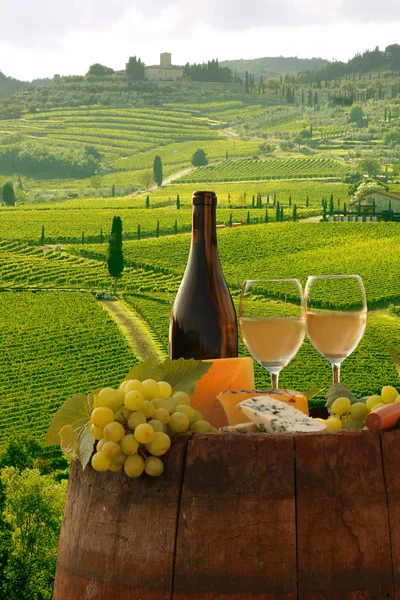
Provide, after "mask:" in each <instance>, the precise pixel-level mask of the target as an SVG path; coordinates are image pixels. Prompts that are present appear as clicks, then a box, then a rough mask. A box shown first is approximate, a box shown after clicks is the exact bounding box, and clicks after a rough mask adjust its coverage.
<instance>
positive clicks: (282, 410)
mask: <svg viewBox="0 0 400 600" xmlns="http://www.w3.org/2000/svg"><path fill="white" fill-rule="evenodd" d="M237 408H239V410H241V411H242V412H243V414H245V415H246V417H249V419H251V420H252V421H253V423H254V424H255V425H257V427H258V428H259V430H260V431H264V432H266V433H310V432H318V431H325V430H326V425H324V424H323V423H320V422H318V421H316V420H314V419H312V418H311V417H308V416H307V415H305V414H304V413H302V412H301V411H299V410H297V409H296V408H293V407H292V406H289V405H287V404H285V403H284V402H281V401H279V400H275V398H272V397H271V396H257V397H256V398H250V399H249V400H245V401H244V402H240V404H238V406H237Z"/></svg>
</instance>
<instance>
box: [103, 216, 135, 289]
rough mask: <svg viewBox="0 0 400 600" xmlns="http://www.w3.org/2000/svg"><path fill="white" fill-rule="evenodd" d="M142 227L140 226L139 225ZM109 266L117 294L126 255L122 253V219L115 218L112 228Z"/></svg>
mask: <svg viewBox="0 0 400 600" xmlns="http://www.w3.org/2000/svg"><path fill="white" fill-rule="evenodd" d="M139 227H140V225H139ZM107 266H108V272H109V274H110V277H113V278H114V294H116V293H117V282H118V279H119V278H120V277H121V275H122V272H123V270H124V255H123V252H122V221H121V217H114V218H113V221H112V226H111V235H110V239H109V242H108V250H107Z"/></svg>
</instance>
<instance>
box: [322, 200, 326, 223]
mask: <svg viewBox="0 0 400 600" xmlns="http://www.w3.org/2000/svg"><path fill="white" fill-rule="evenodd" d="M322 220H323V221H326V204H325V203H324V207H323V210H322Z"/></svg>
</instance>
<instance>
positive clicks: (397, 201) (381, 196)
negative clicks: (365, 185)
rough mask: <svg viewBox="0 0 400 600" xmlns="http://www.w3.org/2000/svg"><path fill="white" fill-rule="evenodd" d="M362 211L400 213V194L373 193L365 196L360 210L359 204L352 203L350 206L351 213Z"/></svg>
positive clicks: (369, 212)
mask: <svg viewBox="0 0 400 600" xmlns="http://www.w3.org/2000/svg"><path fill="white" fill-rule="evenodd" d="M358 210H361V212H362V213H368V214H372V213H382V212H385V211H390V210H391V211H393V212H395V213H400V194H396V193H395V192H386V191H385V190H382V191H380V190H379V191H377V192H372V193H371V194H368V196H365V198H363V200H361V203H360V208H359V205H358V202H352V203H351V204H350V205H349V212H353V213H355V212H358Z"/></svg>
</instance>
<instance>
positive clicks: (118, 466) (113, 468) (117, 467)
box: [108, 462, 123, 473]
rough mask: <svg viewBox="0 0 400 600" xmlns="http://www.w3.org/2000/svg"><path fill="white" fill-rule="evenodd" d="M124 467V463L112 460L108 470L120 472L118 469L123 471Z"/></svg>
mask: <svg viewBox="0 0 400 600" xmlns="http://www.w3.org/2000/svg"><path fill="white" fill-rule="evenodd" d="M122 467H123V465H117V464H116V463H115V462H111V464H110V466H109V467H108V470H109V471H113V473H118V471H122Z"/></svg>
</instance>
